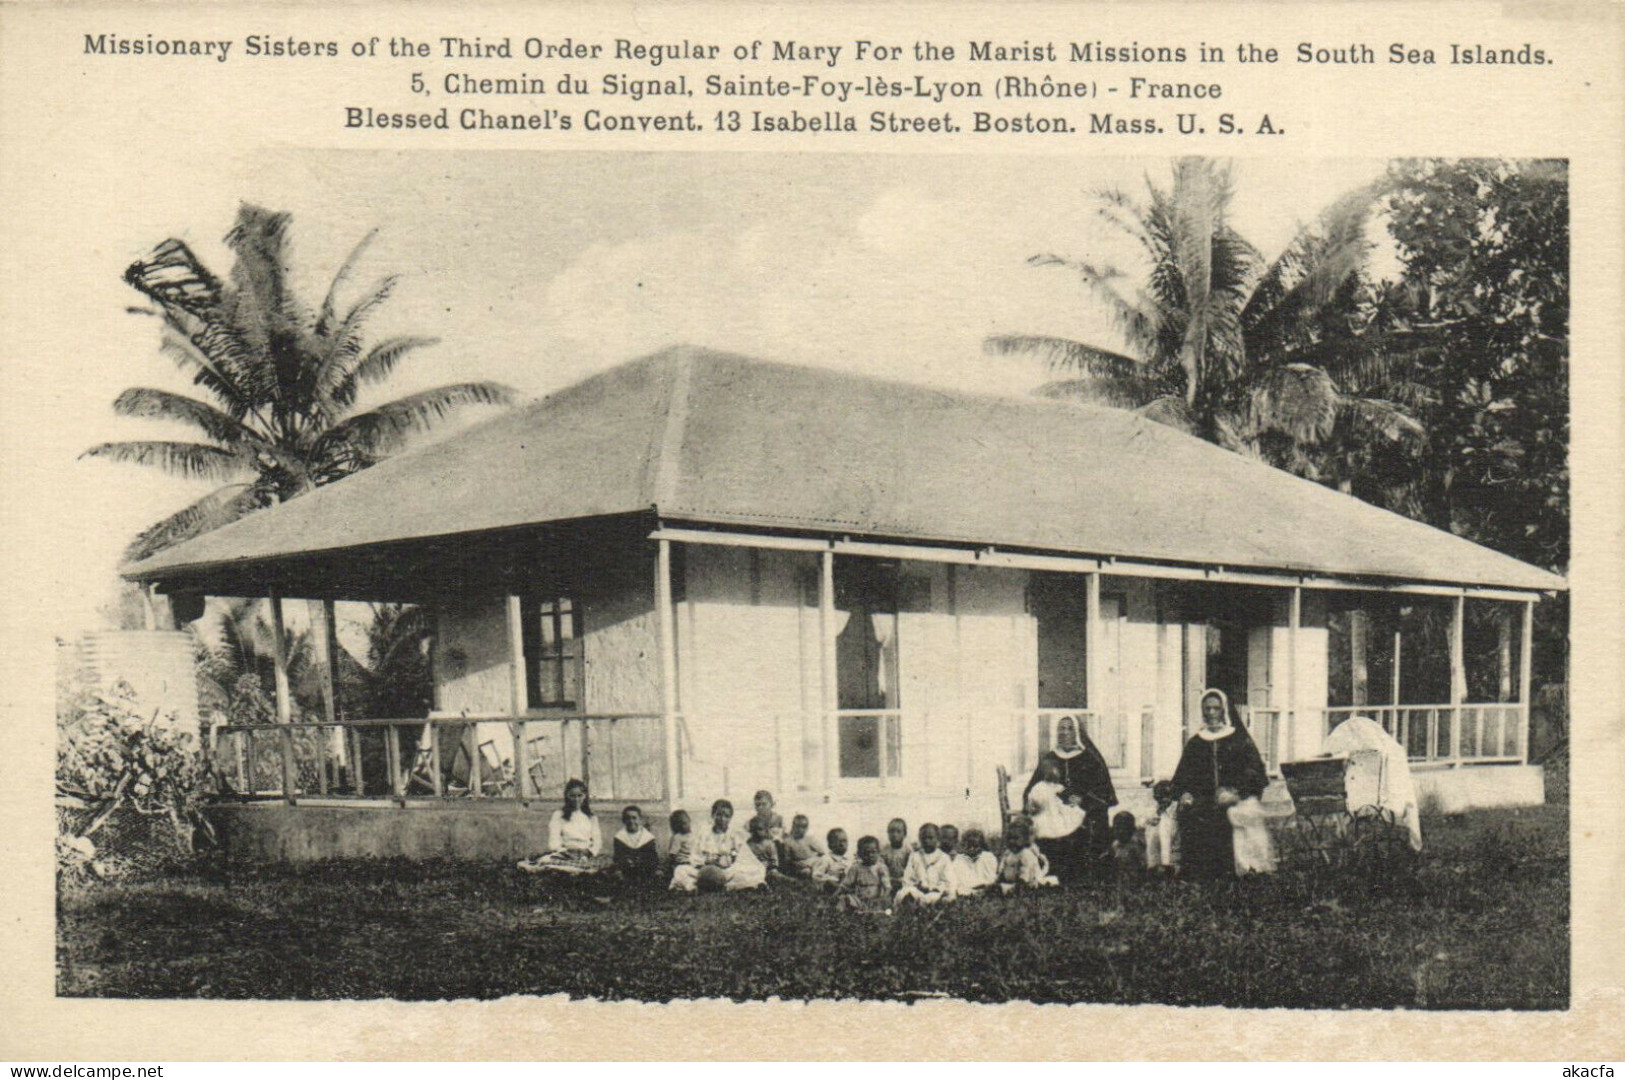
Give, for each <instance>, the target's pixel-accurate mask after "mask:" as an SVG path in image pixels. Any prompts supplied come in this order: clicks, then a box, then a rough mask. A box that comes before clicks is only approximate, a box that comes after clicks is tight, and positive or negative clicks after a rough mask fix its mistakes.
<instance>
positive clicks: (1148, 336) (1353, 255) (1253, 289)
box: [985, 158, 1421, 476]
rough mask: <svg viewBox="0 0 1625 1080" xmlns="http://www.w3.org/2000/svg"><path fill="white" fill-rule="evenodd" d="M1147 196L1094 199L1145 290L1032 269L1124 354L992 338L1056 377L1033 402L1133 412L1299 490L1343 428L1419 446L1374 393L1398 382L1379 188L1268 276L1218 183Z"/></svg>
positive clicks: (1179, 168)
mask: <svg viewBox="0 0 1625 1080" xmlns="http://www.w3.org/2000/svg"><path fill="white" fill-rule="evenodd" d="M1146 186H1147V189H1148V199H1147V201H1144V202H1140V201H1137V200H1135V199H1133V198H1131V197H1130V196H1128V195H1127V194H1125V193H1123V192H1120V191H1111V192H1105V193H1102V195H1101V196H1100V198H1101V207H1100V213H1101V216H1102V217H1103V218H1104V219H1105V220H1106V221H1107V222H1108V223H1110V224H1111V225H1112V226H1113V227H1115V228H1116V229H1118V230H1120V231H1121V232H1123V233H1125V234H1126V235H1128V236H1129V237H1131V238H1132V239H1133V240H1134V241H1136V243H1137V244H1138V245H1139V247H1140V249H1141V251H1142V252H1143V253H1144V255H1145V258H1146V261H1147V265H1148V267H1149V272H1148V273H1147V274H1146V276H1145V277H1144V279H1143V281H1141V280H1137V279H1136V278H1135V277H1133V276H1131V275H1130V274H1128V273H1126V272H1124V271H1123V270H1121V269H1119V268H1117V267H1114V266H1110V265H1104V266H1097V265H1095V264H1094V263H1091V262H1088V261H1083V260H1076V259H1068V258H1063V257H1061V256H1058V255H1037V256H1034V257H1033V258H1032V259H1030V260H1029V263H1030V264H1031V265H1033V266H1053V267H1061V268H1064V269H1067V270H1071V271H1073V272H1074V273H1076V274H1077V275H1078V276H1079V277H1080V278H1082V279H1083V282H1084V284H1085V286H1086V287H1087V288H1088V289H1089V291H1090V292H1091V293H1092V294H1093V295H1094V296H1096V297H1097V298H1099V299H1100V300H1102V301H1104V302H1105V304H1106V305H1107V307H1108V310H1109V311H1110V313H1111V315H1112V318H1113V321H1114V324H1115V326H1116V327H1117V329H1118V330H1119V331H1120V332H1121V334H1122V336H1123V338H1124V340H1125V342H1126V344H1127V349H1126V350H1125V351H1118V350H1114V349H1107V348H1102V347H1100V346H1098V345H1093V344H1087V343H1084V342H1078V341H1072V340H1068V339H1065V338H1057V337H1045V336H1039V335H1031V334H1012V335H1001V336H996V337H991V338H989V339H988V340H987V341H986V343H985V345H986V348H987V350H988V351H989V352H991V353H994V354H998V355H1010V354H1022V355H1035V356H1038V357H1040V358H1041V359H1043V360H1044V361H1045V363H1046V366H1047V367H1048V369H1049V371H1050V373H1051V374H1052V375H1053V376H1055V378H1054V379H1053V381H1051V382H1048V383H1046V384H1045V385H1043V386H1042V387H1040V388H1039V389H1038V391H1037V392H1038V393H1040V394H1042V395H1044V396H1047V397H1058V398H1071V399H1079V400H1088V401H1095V402H1098V403H1102V404H1107V405H1113V406H1117V407H1120V408H1128V409H1134V410H1137V411H1139V412H1141V413H1143V414H1144V415H1146V416H1148V417H1150V418H1151V419H1154V420H1157V421H1160V422H1162V423H1165V424H1170V425H1172V426H1175V427H1178V428H1181V429H1183V430H1186V431H1189V432H1191V433H1193V434H1196V435H1199V436H1201V437H1202V438H1205V439H1208V440H1209V441H1212V442H1216V443H1218V444H1220V445H1222V446H1226V447H1228V448H1230V449H1233V450H1239V451H1242V452H1246V453H1250V454H1253V455H1255V456H1259V457H1263V458H1265V459H1266V460H1269V461H1271V462H1273V463H1274V464H1277V465H1281V466H1283V467H1287V468H1291V469H1292V470H1293V471H1296V472H1300V473H1302V474H1305V475H1311V476H1312V475H1316V474H1317V472H1318V469H1317V467H1316V463H1315V460H1314V459H1313V458H1312V457H1311V456H1310V455H1309V454H1308V452H1307V450H1308V448H1310V447H1313V446H1315V445H1317V444H1321V443H1324V442H1326V441H1327V440H1328V439H1330V438H1331V437H1332V436H1333V433H1334V432H1335V431H1337V430H1338V429H1339V427H1340V426H1347V427H1354V428H1358V429H1360V430H1361V432H1362V434H1369V433H1370V432H1372V431H1375V432H1380V433H1381V434H1382V435H1383V436H1384V437H1386V438H1387V439H1388V440H1390V441H1398V440H1401V439H1404V438H1406V437H1414V436H1419V435H1420V434H1421V428H1420V426H1419V425H1417V423H1416V422H1415V421H1414V420H1413V419H1412V418H1411V417H1410V415H1409V414H1408V412H1407V411H1406V410H1405V409H1404V408H1403V407H1402V406H1401V405H1399V404H1398V403H1396V402H1395V401H1394V400H1390V398H1391V397H1392V396H1393V395H1389V394H1386V393H1377V392H1374V391H1378V390H1385V389H1386V388H1387V387H1388V386H1389V385H1390V381H1391V380H1392V379H1393V378H1394V376H1395V375H1396V370H1397V365H1395V364H1393V363H1390V362H1388V359H1387V357H1386V355H1385V353H1384V351H1383V349H1382V347H1381V342H1382V335H1381V330H1380V327H1377V326H1376V325H1374V324H1375V322H1376V319H1375V315H1374V312H1375V311H1376V306H1375V305H1374V304H1373V303H1371V298H1370V295H1369V294H1370V287H1369V283H1368V282H1367V280H1366V277H1365V274H1364V267H1365V261H1366V255H1367V252H1368V249H1369V244H1368V242H1367V241H1366V239H1365V227H1366V223H1367V221H1368V220H1369V217H1370V214H1371V211H1372V208H1373V207H1374V205H1375V204H1376V202H1377V199H1378V198H1379V196H1380V191H1379V190H1378V189H1377V188H1375V187H1372V188H1366V189H1362V190H1360V191H1356V192H1354V193H1352V194H1351V195H1349V196H1347V197H1345V198H1343V199H1341V200H1339V201H1338V202H1337V203H1336V204H1334V205H1333V206H1332V207H1330V208H1329V209H1328V210H1327V211H1326V212H1325V214H1323V215H1322V217H1321V219H1320V221H1319V222H1318V223H1317V224H1316V225H1315V226H1313V227H1306V228H1304V229H1301V230H1300V231H1299V233H1298V235H1297V237H1296V238H1295V239H1294V241H1293V242H1292V244H1291V245H1289V246H1288V248H1287V249H1286V251H1285V252H1283V253H1282V254H1281V256H1280V257H1279V258H1277V259H1276V260H1275V261H1274V262H1273V263H1269V264H1266V263H1265V262H1264V260H1263V258H1262V257H1261V256H1260V254H1259V252H1258V250H1257V249H1256V248H1254V247H1253V245H1252V244H1250V243H1248V242H1247V240H1246V239H1245V238H1243V237H1242V236H1241V235H1240V234H1239V233H1237V232H1236V230H1235V229H1234V228H1232V227H1231V226H1230V224H1229V222H1228V220H1227V216H1228V209H1229V206H1230V203H1231V200H1232V198H1233V195H1234V186H1233V182H1232V179H1231V175H1230V170H1229V169H1228V167H1226V166H1223V165H1220V164H1218V163H1216V162H1214V161H1212V160H1210V159H1205V158H1182V159H1180V160H1179V161H1177V162H1176V163H1175V165H1174V174H1173V182H1172V184H1171V186H1169V187H1166V188H1164V187H1159V186H1158V185H1156V184H1155V183H1152V182H1151V181H1150V180H1149V179H1148V180H1147V182H1146Z"/></svg>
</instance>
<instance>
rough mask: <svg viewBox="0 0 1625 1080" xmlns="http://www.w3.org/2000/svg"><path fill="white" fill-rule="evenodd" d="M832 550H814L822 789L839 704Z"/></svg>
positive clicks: (831, 760)
mask: <svg viewBox="0 0 1625 1080" xmlns="http://www.w3.org/2000/svg"><path fill="white" fill-rule="evenodd" d="M834 634H835V552H834V550H832V549H829V548H826V549H825V550H823V551H821V552H819V553H818V670H819V684H820V686H819V689H820V696H819V704H820V705H821V708H820V710H819V711H820V713H821V714H822V721H821V723H820V727H821V729H822V732H823V744H824V746H823V758H824V790H825V791H829V790H831V789H832V788H834V786H835V754H836V748H835V709H836V707H837V705H838V704H839V701H838V696H837V688H836V683H835V678H836V673H835V641H834Z"/></svg>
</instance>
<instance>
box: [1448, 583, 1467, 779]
mask: <svg viewBox="0 0 1625 1080" xmlns="http://www.w3.org/2000/svg"><path fill="white" fill-rule="evenodd" d="M1466 615H1467V596H1466V594H1465V593H1457V594H1456V596H1455V597H1453V598H1452V599H1451V601H1450V761H1451V764H1454V765H1459V764H1460V763H1461V719H1462V714H1463V712H1464V711H1465V710H1463V709H1462V707H1461V705H1462V702H1464V701H1466V700H1467V665H1466V662H1465V660H1464V659H1463V656H1462V653H1463V649H1464V645H1465V642H1464V638H1465V636H1466V634H1465V631H1466Z"/></svg>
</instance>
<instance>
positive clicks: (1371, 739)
mask: <svg viewBox="0 0 1625 1080" xmlns="http://www.w3.org/2000/svg"><path fill="white" fill-rule="evenodd" d="M1322 749H1323V750H1324V752H1325V753H1327V754H1330V755H1332V756H1334V757H1346V758H1348V759H1349V763H1348V768H1347V771H1346V772H1345V773H1344V788H1345V790H1346V791H1347V792H1348V808H1349V811H1350V813H1352V812H1354V811H1356V810H1359V809H1361V808H1363V807H1366V806H1377V807H1380V808H1381V809H1384V810H1387V811H1390V812H1391V813H1392V814H1393V815H1394V819H1395V820H1396V821H1399V822H1402V823H1403V824H1404V825H1405V827H1406V828H1407V829H1409V830H1410V834H1411V847H1412V848H1413V849H1414V850H1416V851H1421V850H1422V819H1421V811H1420V808H1419V807H1418V806H1417V801H1416V781H1415V779H1413V778H1412V776H1411V763H1410V760H1409V758H1408V757H1407V755H1406V753H1405V748H1404V747H1403V746H1401V745H1399V743H1398V742H1397V741H1396V740H1395V739H1394V737H1393V736H1392V735H1390V734H1388V733H1387V732H1386V731H1384V730H1383V729H1382V725H1381V724H1379V723H1377V722H1376V721H1375V720H1373V719H1371V718H1370V717H1368V716H1353V717H1350V718H1349V719H1347V720H1345V721H1343V722H1342V723H1341V724H1339V725H1337V728H1336V730H1334V731H1333V732H1332V733H1331V734H1330V735H1328V736H1327V737H1326V745H1325V746H1324V747H1323V748H1322Z"/></svg>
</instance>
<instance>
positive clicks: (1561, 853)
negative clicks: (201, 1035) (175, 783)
mask: <svg viewBox="0 0 1625 1080" xmlns="http://www.w3.org/2000/svg"><path fill="white" fill-rule="evenodd" d="M1424 827H1425V829H1426V832H1427V836H1428V839H1429V849H1428V851H1427V852H1426V853H1425V854H1424V856H1423V858H1422V860H1421V864H1420V867H1419V869H1418V871H1417V873H1416V875H1415V877H1414V879H1405V880H1403V881H1400V882H1397V883H1390V884H1388V885H1382V884H1380V883H1373V882H1372V881H1370V880H1367V879H1364V878H1361V877H1359V876H1356V875H1350V874H1341V873H1332V872H1330V871H1324V872H1321V873H1308V872H1284V873H1282V874H1279V875H1277V876H1275V877H1273V878H1268V879H1257V880H1250V881H1242V882H1234V883H1218V884H1212V885H1199V884H1195V883H1184V882H1134V883H1132V884H1127V885H1124V886H1121V887H1118V886H1111V885H1102V886H1095V887H1090V888H1082V889H1077V890H1070V891H1061V890H1052V891H1049V892H1046V893H1037V894H1028V895H1022V896H1017V897H1011V898H1000V897H988V898H983V899H977V900H973V901H968V902H961V903H959V904H956V905H953V906H951V907H945V908H940V909H936V910H926V911H920V910H910V911H905V912H902V913H900V914H898V915H896V916H893V917H890V918H886V917H882V916H869V915H859V914H854V913H847V912H843V911H839V910H836V909H835V907H834V905H833V904H832V903H831V902H830V901H829V900H827V899H824V898H822V897H819V896H816V895H813V894H810V893H803V892H793V891H780V892H774V893H771V894H754V895H734V896H728V895H703V896H697V897H696V896H674V895H669V894H665V893H660V894H656V895H648V896H641V895H640V896H618V897H615V898H613V899H612V900H610V901H609V902H607V903H605V902H601V901H600V900H599V899H597V898H595V897H594V896H593V895H591V893H590V890H588V889H586V888H584V887H582V885H581V883H580V882H579V881H576V880H571V879H560V880H546V881H542V880H538V879H537V878H534V877H529V876H526V875H524V874H521V873H520V872H519V871H517V870H515V869H514V868H512V867H511V866H507V865H494V864H466V863H450V862H441V863H408V862H404V861H366V860H349V861H342V862H330V863H323V864H318V865H314V866H307V867H227V866H212V865H203V866H200V867H198V868H196V869H193V870H190V871H188V872H185V873H177V874H173V875H171V876H168V877H163V878H157V879H149V880H145V881H139V882H127V883H120V884H111V885H107V884H98V885H92V886H87V887H84V888H76V889H72V890H67V889H65V890H64V891H63V894H62V895H61V896H60V897H59V900H58V923H57V971H58V974H57V987H58V992H59V993H60V994H62V995H65V996H105V997H184V998H194V997H201V998H318V999H331V998H373V997H393V998H401V999H433V998H495V997H501V996H504V995H508V994H556V993H567V994H570V995H572V996H577V997H601V998H632V999H642V1000H667V999H670V998H674V997H677V998H697V997H725V998H734V999H739V1000H745V999H760V998H767V997H772V996H779V997H783V998H790V999H801V998H830V997H858V998H891V999H912V998H916V997H922V996H939V995H946V996H950V997H956V998H964V999H968V1000H972V1001H1009V1000H1013V999H1028V1000H1032V1001H1040V1002H1052V1001H1060V1002H1123V1003H1137V1002H1162V1003H1170V1004H1191V1005H1198V1004H1201V1005H1238V1006H1303V1007H1318V1008H1391V1007H1418V1008H1450V1009H1457V1008H1469V1009H1562V1008H1566V1007H1567V1005H1568V998H1569V887H1568V815H1567V812H1566V810H1565V809H1564V808H1562V807H1552V806H1548V807H1540V808H1535V809H1529V810H1522V811H1478V812H1474V813H1471V814H1465V815H1461V816H1459V817H1452V818H1442V819H1437V820H1433V821H1430V822H1428V823H1427V824H1426V825H1425V826H1424Z"/></svg>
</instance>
